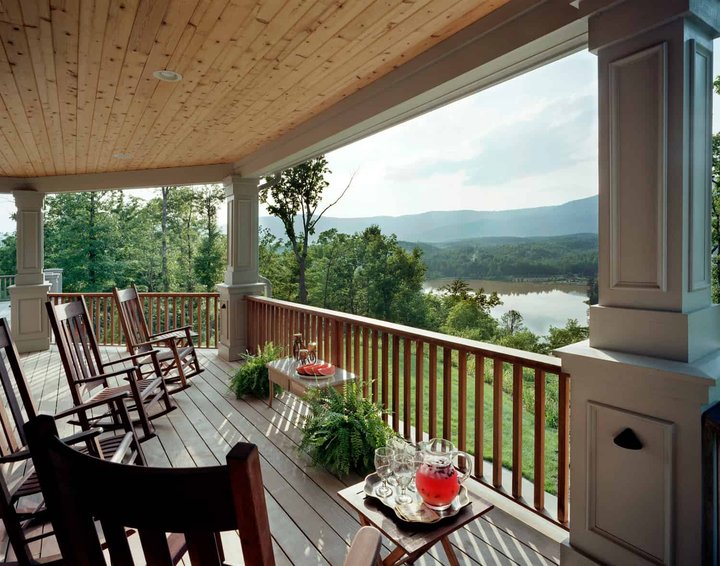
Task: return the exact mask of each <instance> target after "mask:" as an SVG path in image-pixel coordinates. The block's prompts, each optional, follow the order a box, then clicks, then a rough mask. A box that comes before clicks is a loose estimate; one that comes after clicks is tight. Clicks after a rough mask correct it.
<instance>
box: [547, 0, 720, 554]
mask: <svg viewBox="0 0 720 566" xmlns="http://www.w3.org/2000/svg"><path fill="white" fill-rule="evenodd" d="M580 6H581V7H582V3H581V4H580ZM606 6H607V4H606ZM719 16H720V12H719V11H718V7H717V2H715V1H712V2H710V1H702V0H679V1H672V2H654V1H649V0H626V1H625V2H619V3H615V4H613V5H611V7H610V8H609V9H606V10H604V11H602V12H598V13H596V14H595V15H593V16H592V17H591V18H590V21H589V42H590V49H591V50H592V51H593V52H594V53H595V54H597V56H598V88H599V92H598V95H599V113H598V119H599V136H600V146H599V208H600V210H599V278H598V279H599V292H600V294H599V305H597V306H594V307H591V309H590V340H589V343H587V342H586V343H581V344H577V345H573V346H569V347H567V348H563V349H562V350H561V351H560V352H559V355H560V356H561V358H562V363H563V369H564V370H565V371H567V372H569V373H570V375H571V424H570V430H571V434H570V438H571V477H570V513H571V514H570V539H569V544H568V545H567V546H565V547H564V548H563V554H562V559H563V563H564V564H586V563H590V562H593V561H594V562H598V563H603V564H700V563H701V549H702V544H701V540H702V530H701V516H702V513H701V510H702V498H701V451H700V447H701V428H700V417H701V413H702V411H703V409H704V407H706V406H707V405H708V404H709V403H710V402H711V401H713V400H714V398H715V397H716V396H717V388H716V384H717V378H718V376H720V312H719V310H718V306H717V305H712V304H711V299H710V285H711V279H710V278H711V270H710V206H711V202H710V168H711V128H710V124H711V113H712V107H711V92H712V90H711V89H712V80H713V76H712V40H713V38H714V37H716V36H717V33H718V27H719V26H720V21H718V20H719Z"/></svg>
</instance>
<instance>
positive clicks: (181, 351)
mask: <svg viewBox="0 0 720 566" xmlns="http://www.w3.org/2000/svg"><path fill="white" fill-rule="evenodd" d="M113 295H114V297H115V304H116V305H117V308H118V313H119V315H120V322H121V324H122V327H123V333H124V334H125V343H126V345H127V350H128V352H129V353H130V354H141V353H145V352H148V351H149V350H152V349H153V348H155V349H157V350H158V356H157V358H158V361H159V362H160V367H161V370H162V374H163V376H164V377H165V380H166V381H167V382H169V383H174V382H179V385H178V386H176V387H175V388H173V389H171V393H175V392H176V391H180V390H182V389H185V388H186V387H189V386H190V384H189V383H188V381H187V380H188V379H189V378H191V377H193V376H195V375H198V374H200V373H202V372H203V371H204V370H203V369H202V368H201V367H200V362H199V361H198V357H197V353H196V352H195V346H194V345H193V338H194V337H197V334H196V333H195V332H193V331H192V327H191V326H190V325H188V326H182V327H178V328H171V329H166V330H165V331H164V332H158V333H155V334H150V331H149V329H148V325H147V322H146V320H145V311H144V309H143V304H142V301H141V299H140V295H139V294H138V291H137V288H136V287H135V286H132V287H130V288H129V289H117V288H115V289H113ZM147 362H148V360H145V359H143V358H139V360H138V363H139V365H140V366H141V369H142V371H143V373H145V368H146V367H147V365H148V363H147Z"/></svg>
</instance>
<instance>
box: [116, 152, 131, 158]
mask: <svg viewBox="0 0 720 566" xmlns="http://www.w3.org/2000/svg"><path fill="white" fill-rule="evenodd" d="M113 157H114V158H115V159H132V155H130V154H129V153H113Z"/></svg>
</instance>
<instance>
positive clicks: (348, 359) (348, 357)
mask: <svg viewBox="0 0 720 566" xmlns="http://www.w3.org/2000/svg"><path fill="white" fill-rule="evenodd" d="M352 335H353V325H352V324H346V325H345V369H346V370H348V371H352V347H353V343H352Z"/></svg>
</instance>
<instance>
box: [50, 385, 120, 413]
mask: <svg viewBox="0 0 720 566" xmlns="http://www.w3.org/2000/svg"><path fill="white" fill-rule="evenodd" d="M126 397H128V392H127V391H118V392H117V393H113V394H112V395H108V396H107V397H105V398H104V399H96V400H95V401H88V402H87V403H83V404H82V405H77V406H76V407H73V408H72V409H67V410H65V411H60V412H59V413H56V414H55V418H56V419H62V418H64V417H68V416H70V415H74V414H77V413H79V412H80V411H87V410H89V409H94V408H95V407H100V406H102V405H109V404H110V403H113V402H114V401H118V400H121V399H122V400H124V399H125V398H126Z"/></svg>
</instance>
